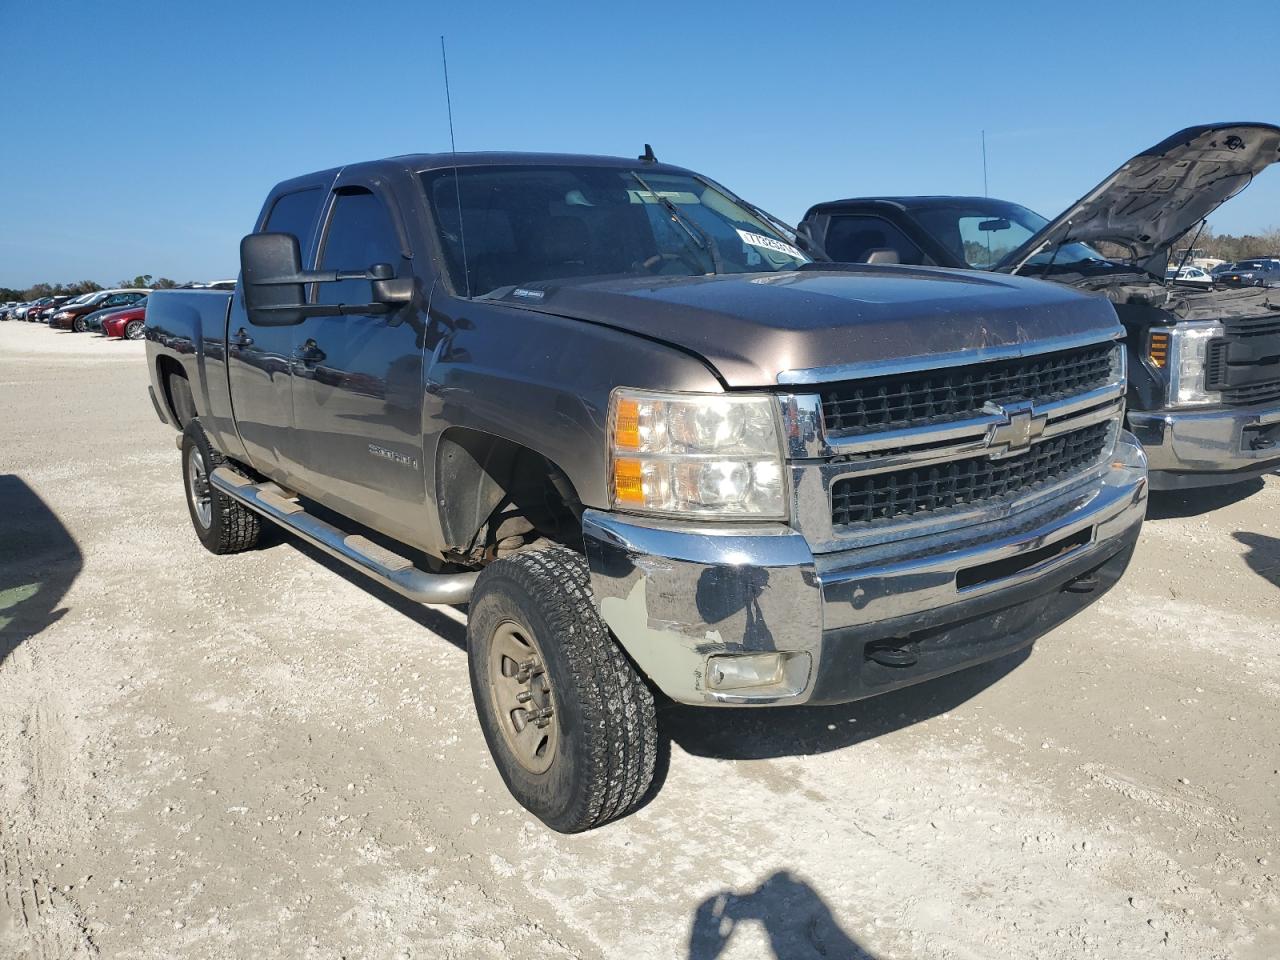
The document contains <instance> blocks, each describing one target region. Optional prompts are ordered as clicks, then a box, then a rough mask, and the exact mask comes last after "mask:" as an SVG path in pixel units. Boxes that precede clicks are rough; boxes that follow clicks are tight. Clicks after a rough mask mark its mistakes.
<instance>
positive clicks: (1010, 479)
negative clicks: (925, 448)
mask: <svg viewBox="0 0 1280 960" xmlns="http://www.w3.org/2000/svg"><path fill="white" fill-rule="evenodd" d="M1111 429H1112V424H1111V423H1110V422H1108V421H1103V422H1101V423H1095V424H1091V425H1089V426H1086V427H1083V428H1080V429H1077V430H1073V431H1071V432H1069V433H1063V434H1060V435H1058V436H1056V437H1051V438H1049V439H1047V440H1042V441H1041V442H1039V443H1037V444H1035V445H1033V446H1032V447H1031V449H1030V450H1028V451H1027V452H1026V453H1023V454H1019V455H1017V456H1012V457H1008V458H1006V459H1003V460H992V459H991V458H990V457H988V456H985V455H984V456H976V457H969V458H966V459H963V460H950V461H946V462H944V463H935V464H931V465H929V466H922V467H916V468H911V469H906V470H894V471H889V472H883V473H871V474H867V475H864V476H852V477H845V478H843V479H841V480H837V481H836V482H835V483H834V484H832V487H831V521H832V525H833V527H837V528H840V527H850V526H852V525H857V524H871V523H875V522H877V521H892V520H898V519H902V518H906V517H912V516H915V515H916V514H920V513H930V514H936V513H940V512H945V511H948V510H953V509H956V508H959V507H967V506H973V505H977V504H983V503H996V502H1002V501H1006V500H1011V499H1014V498H1016V497H1020V496H1022V495H1024V494H1027V493H1031V492H1033V491H1035V490H1036V489H1038V488H1041V487H1044V486H1047V485H1049V484H1051V483H1053V482H1055V481H1058V480H1061V479H1064V478H1066V477H1068V476H1070V475H1071V474H1073V473H1075V472H1077V471H1080V470H1083V469H1085V468H1086V467H1089V466H1091V465H1092V464H1094V463H1096V462H1097V461H1098V460H1099V458H1100V457H1101V456H1102V455H1103V453H1104V451H1105V448H1106V444H1107V441H1108V438H1109V435H1110V432H1111Z"/></svg>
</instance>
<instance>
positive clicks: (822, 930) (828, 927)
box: [688, 870, 874, 960]
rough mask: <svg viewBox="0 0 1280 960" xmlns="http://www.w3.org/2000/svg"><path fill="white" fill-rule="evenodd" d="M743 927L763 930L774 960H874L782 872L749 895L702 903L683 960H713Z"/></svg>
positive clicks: (805, 886)
mask: <svg viewBox="0 0 1280 960" xmlns="http://www.w3.org/2000/svg"><path fill="white" fill-rule="evenodd" d="M744 924H758V925H759V926H760V927H761V928H762V929H763V931H764V934H765V936H766V937H768V939H769V947H770V949H771V950H772V955H773V957H775V958H776V960H874V958H873V957H872V955H871V954H869V953H867V951H865V950H863V949H862V948H861V947H860V946H858V944H857V943H855V942H854V940H853V939H852V938H851V937H850V936H849V935H848V934H847V933H845V932H844V930H842V929H841V927H840V924H839V923H838V922H837V921H836V918H835V917H834V916H833V915H832V913H831V908H830V907H829V906H827V903H826V901H825V900H823V899H822V897H821V896H819V895H818V892H817V891H816V890H814V889H813V887H812V886H810V884H809V883H808V882H807V881H805V880H804V879H803V878H801V877H798V876H796V875H795V874H793V873H791V872H790V871H787V870H779V871H778V872H777V873H774V874H773V875H771V876H769V877H768V878H766V879H765V880H764V881H763V882H762V883H761V884H760V885H759V886H758V887H756V889H754V890H752V891H750V892H749V893H741V894H739V893H734V892H732V891H731V890H725V891H723V892H721V893H717V894H715V895H714V896H711V897H708V898H707V899H706V900H704V901H702V903H701V904H699V905H698V909H697V910H696V911H695V912H694V915H693V929H692V930H691V931H690V933H689V957H688V960H716V958H718V957H720V956H721V955H722V954H723V953H724V951H725V950H727V949H728V948H729V945H730V943H731V941H732V940H733V937H734V934H735V933H736V931H737V929H738V928H739V927H740V926H742V925H744Z"/></svg>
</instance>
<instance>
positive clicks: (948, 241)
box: [911, 199, 1105, 270]
mask: <svg viewBox="0 0 1280 960" xmlns="http://www.w3.org/2000/svg"><path fill="white" fill-rule="evenodd" d="M911 216H913V217H914V218H915V219H916V220H918V221H919V222H920V225H921V226H922V227H924V229H925V230H927V231H928V232H929V233H930V234H931V235H932V236H933V237H935V238H937V239H938V240H939V241H941V242H942V243H943V244H944V245H945V246H947V247H948V248H950V250H951V252H952V253H954V254H956V256H958V257H960V259H962V260H963V261H964V262H965V263H967V264H968V265H969V266H971V267H973V268H974V269H975V270H990V269H992V268H993V267H995V266H997V265H998V264H999V263H1000V262H1001V261H1002V260H1004V258H1005V257H1007V256H1008V255H1009V254H1011V253H1013V251H1015V250H1017V249H1018V248H1019V247H1020V246H1022V245H1023V244H1024V243H1026V242H1027V241H1028V240H1030V239H1031V238H1032V237H1033V236H1034V235H1035V234H1037V233H1039V232H1040V231H1041V230H1043V229H1044V228H1045V227H1046V226H1048V225H1049V221H1048V220H1046V219H1045V218H1044V217H1042V216H1040V214H1038V213H1034V212H1032V211H1031V210H1028V209H1027V208H1026V207H1020V206H1018V205H1017V204H1016V203H1006V202H1005V201H1003V200H985V199H982V200H957V201H952V200H948V201H945V202H941V203H938V204H934V205H930V206H925V207H919V208H916V209H912V210H911ZM1050 259H1052V260H1053V263H1054V265H1055V266H1065V265H1067V264H1071V263H1080V262H1082V261H1089V260H1099V261H1101V260H1104V259H1105V258H1104V257H1103V256H1102V254H1100V253H1098V251H1097V250H1094V249H1093V247H1090V246H1088V245H1086V244H1083V243H1067V244H1063V246H1062V249H1060V250H1059V251H1058V252H1057V255H1056V256H1055V255H1054V251H1053V248H1052V247H1046V248H1045V249H1044V250H1041V251H1040V252H1039V253H1037V254H1036V255H1035V256H1034V257H1032V258H1031V259H1030V260H1028V261H1027V263H1028V265H1029V266H1042V267H1043V266H1047V265H1048V263H1049V261H1050Z"/></svg>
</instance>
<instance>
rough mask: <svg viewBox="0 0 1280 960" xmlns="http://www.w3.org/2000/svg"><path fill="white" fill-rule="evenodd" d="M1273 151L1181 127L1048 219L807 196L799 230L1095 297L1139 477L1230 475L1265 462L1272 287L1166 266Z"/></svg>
mask: <svg viewBox="0 0 1280 960" xmlns="http://www.w3.org/2000/svg"><path fill="white" fill-rule="evenodd" d="M1278 159H1280V128H1278V127H1274V126H1272V125H1270V124H1265V123H1243V124H1241V123H1236V124H1212V125H1209V126H1200V127H1190V128H1188V129H1186V130H1181V131H1179V132H1178V133H1175V134H1174V135H1173V136H1171V137H1169V138H1168V139H1167V140H1164V141H1162V142H1160V143H1158V144H1156V145H1155V146H1154V147H1151V148H1150V149H1149V150H1144V151H1143V152H1142V153H1140V154H1138V155H1137V156H1136V157H1133V158H1132V159H1131V160H1129V161H1128V162H1127V163H1125V164H1124V165H1123V166H1122V167H1121V168H1120V169H1119V170H1117V171H1116V172H1115V173H1113V174H1112V175H1111V176H1109V177H1108V178H1107V179H1106V180H1104V181H1103V182H1102V183H1100V184H1099V185H1098V186H1097V187H1095V188H1094V189H1093V190H1091V191H1090V192H1089V193H1087V194H1086V195H1085V196H1084V197H1082V198H1081V199H1080V200H1078V201H1077V202H1076V203H1074V204H1072V205H1071V206H1070V207H1068V208H1067V209H1066V210H1065V211H1063V213H1061V214H1060V215H1059V216H1057V217H1056V218H1054V219H1053V220H1052V221H1049V220H1046V219H1045V218H1044V217H1041V216H1040V215H1039V214H1036V213H1032V212H1031V211H1030V210H1028V209H1027V208H1026V207H1021V206H1018V205H1017V204H1014V203H1008V202H1005V201H1003V200H990V199H987V198H985V197H938V196H922V197H863V198H855V199H848V200H834V201H828V202H824V203H819V204H817V205H816V206H814V207H812V208H810V210H809V212H808V213H807V214H805V218H804V220H803V222H802V223H801V225H800V235H801V239H800V244H801V246H803V247H805V248H806V249H807V250H809V251H810V252H812V253H814V254H815V255H817V256H820V257H823V258H826V259H830V260H834V261H840V262H847V263H866V262H874V263H900V264H930V265H937V266H942V267H951V268H957V269H964V270H971V269H980V270H991V271H995V272H997V273H1004V274H1010V275H1012V274H1021V275H1023V276H1030V277H1043V278H1045V279H1048V280H1053V281H1056V282H1058V283H1061V284H1065V285H1067V286H1070V287H1074V288H1076V289H1078V290H1084V291H1092V292H1097V293H1100V294H1102V295H1104V296H1106V297H1107V298H1109V299H1110V300H1111V301H1112V303H1114V304H1115V307H1116V311H1117V313H1118V314H1119V316H1120V320H1121V322H1122V323H1123V324H1124V326H1125V329H1126V331H1127V337H1126V341H1125V342H1126V344H1127V346H1128V351H1129V372H1130V386H1129V394H1128V410H1129V415H1128V426H1129V429H1130V430H1132V431H1133V433H1134V434H1135V435H1136V436H1137V437H1138V439H1139V440H1140V441H1141V442H1142V445H1143V447H1144V448H1145V449H1146V453H1147V456H1148V458H1149V459H1150V464H1151V486H1152V487H1153V488H1154V489H1157V490H1161V489H1178V488H1185V487H1200V486H1207V485H1212V484H1221V483H1235V482H1239V481H1241V480H1250V479H1253V478H1254V477H1257V476H1260V475H1261V474H1264V473H1270V472H1272V471H1274V470H1275V469H1276V468H1277V467H1280V291H1277V290H1275V289H1265V288H1263V289H1257V290H1222V289H1217V290H1215V289H1207V290H1206V289H1199V290H1198V289H1195V288H1194V287H1193V286H1191V285H1188V284H1181V283H1178V282H1176V281H1175V282H1172V283H1170V282H1169V281H1168V280H1167V279H1166V267H1169V266H1172V267H1173V268H1174V269H1175V270H1176V268H1177V267H1178V264H1176V263H1174V264H1170V262H1169V257H1170V252H1171V251H1172V250H1173V247H1174V245H1175V244H1176V243H1178V242H1179V241H1180V240H1181V239H1183V238H1184V237H1186V236H1187V235H1188V234H1189V233H1190V232H1191V231H1193V230H1195V229H1196V228H1197V227H1198V226H1199V225H1200V224H1202V223H1203V222H1204V219H1205V217H1207V216H1208V215H1209V214H1211V213H1212V212H1213V211H1214V210H1216V209H1217V208H1218V206H1219V205H1221V204H1222V203H1224V202H1225V201H1226V200H1228V199H1230V198H1231V197H1233V196H1235V195H1236V194H1238V193H1239V192H1240V191H1241V190H1243V189H1244V188H1245V187H1246V186H1248V185H1249V183H1250V182H1251V181H1252V180H1253V178H1254V176H1256V175H1257V174H1258V173H1259V172H1261V171H1262V170H1263V169H1265V168H1266V167H1267V166H1269V165H1270V164H1272V163H1274V162H1275V161H1276V160H1278ZM1090 244H1094V245H1101V244H1105V245H1106V246H1107V247H1108V248H1111V249H1109V250H1108V255H1106V256H1104V255H1103V254H1102V253H1100V252H1099V251H1098V250H1097V249H1095V246H1090ZM1113 250H1114V251H1115V252H1114V253H1112V251H1113ZM1259 286H1260V287H1262V286H1264V285H1263V284H1259Z"/></svg>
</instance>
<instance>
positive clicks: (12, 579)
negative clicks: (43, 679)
mask: <svg viewBox="0 0 1280 960" xmlns="http://www.w3.org/2000/svg"><path fill="white" fill-rule="evenodd" d="M83 566H84V558H83V557H82V556H81V554H80V548H79V547H78V546H77V545H76V542H75V540H74V539H73V538H72V536H71V534H70V533H69V532H68V531H67V528H66V527H64V526H63V525H62V521H61V520H59V519H58V517H57V515H56V514H54V512H53V511H52V510H50V509H49V507H48V506H46V505H45V502H44V501H43V500H41V499H40V497H39V496H38V495H37V494H36V492H35V491H34V490H32V489H31V488H30V487H29V486H27V484H26V483H25V482H24V481H22V480H20V479H19V478H18V477H15V476H13V475H11V474H5V475H3V476H0V663H3V662H4V661H5V660H6V659H7V658H8V657H9V654H11V653H13V651H14V650H16V649H17V648H18V646H19V645H20V644H22V643H23V642H25V641H26V640H29V639H30V638H31V637H34V636H35V635H36V634H38V633H40V632H41V631H42V630H44V629H45V628H46V627H48V626H49V625H50V624H53V623H56V622H57V621H58V620H60V619H62V615H63V614H65V613H66V612H67V611H66V609H65V608H63V607H60V606H58V603H59V601H61V600H62V597H63V596H64V595H65V594H66V592H67V590H68V589H69V588H70V586H71V584H72V582H73V581H74V580H75V578H76V577H77V576H79V575H80V570H81V568H82V567H83Z"/></svg>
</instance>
